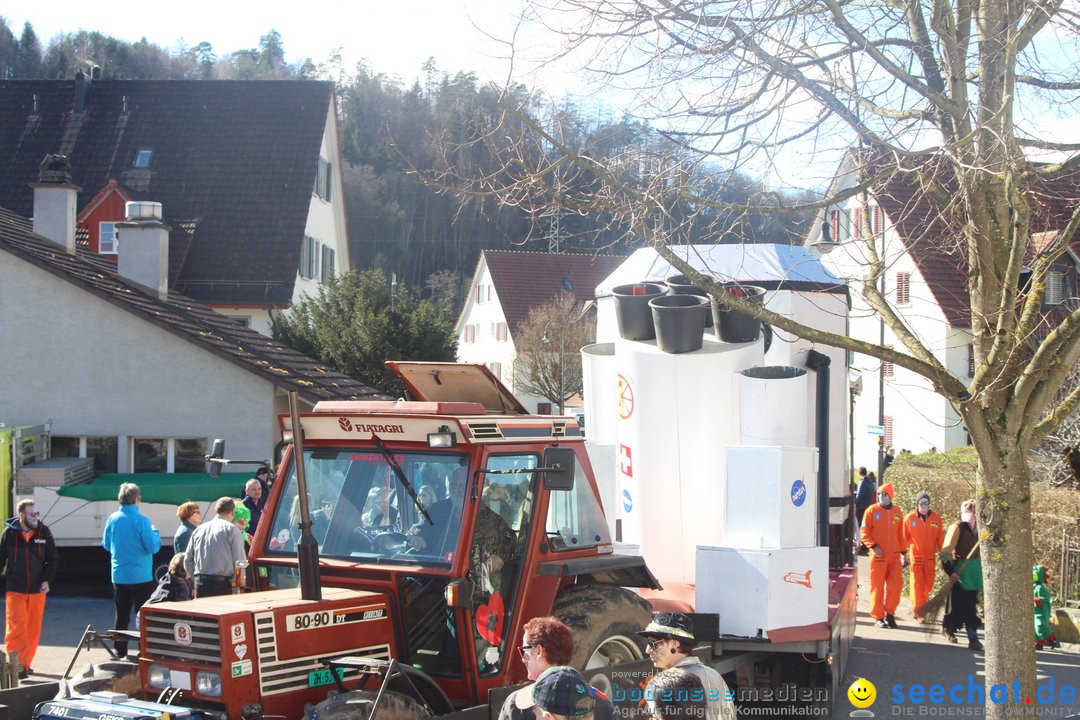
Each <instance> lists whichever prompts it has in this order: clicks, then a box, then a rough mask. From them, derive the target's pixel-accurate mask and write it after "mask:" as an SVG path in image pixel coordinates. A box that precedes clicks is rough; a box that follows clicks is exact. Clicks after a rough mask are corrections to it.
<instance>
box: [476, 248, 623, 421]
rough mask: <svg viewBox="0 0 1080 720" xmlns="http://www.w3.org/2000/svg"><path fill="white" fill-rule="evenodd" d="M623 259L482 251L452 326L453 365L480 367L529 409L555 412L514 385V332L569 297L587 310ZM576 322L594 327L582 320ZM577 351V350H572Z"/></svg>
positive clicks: (511, 251) (515, 352)
mask: <svg viewBox="0 0 1080 720" xmlns="http://www.w3.org/2000/svg"><path fill="white" fill-rule="evenodd" d="M625 259H626V258H623V257H619V256H616V255H599V254H583V253H582V254H579V253H541V252H523V251H516V250H484V251H483V252H482V253H480V259H479V260H478V261H477V264H476V271H475V272H474V273H473V277H472V282H471V283H470V284H469V294H468V297H467V298H466V300H465V304H464V306H463V307H462V310H461V314H460V315H459V316H458V321H457V335H458V360H459V361H460V362H473V363H482V364H484V365H487V367H488V368H489V369H490V370H491V371H492V372H493V373H495V375H496V377H498V378H499V379H500V380H502V382H503V383H504V384H506V386H507V387H509V388H511V389H512V390H513V391H514V394H515V395H517V396H518V398H519V399H520V400H521V401H522V403H523V404H524V405H525V407H527V408H528V409H529V410H532V411H535V412H539V413H541V414H550V413H551V412H553V411H555V412H557V411H558V408H557V407H556V408H553V407H552V405H551V403H550V402H549V401H548V400H546V399H544V398H537V397H532V396H530V395H528V394H526V393H524V392H522V391H521V389H520V386H519V384H515V382H514V360H515V358H516V357H517V350H516V349H515V347H514V333H515V331H516V330H517V329H518V328H519V327H520V326H521V325H522V324H523V323H524V322H525V321H526V320H527V319H528V317H529V310H530V309H532V308H534V307H539V306H541V305H544V304H545V303H548V302H550V301H552V300H554V299H555V298H556V297H558V295H559V294H560V293H563V292H568V293H571V294H573V295H574V297H575V298H577V301H578V307H580V308H581V309H582V310H585V309H586V306H587V304H588V303H589V301H594V300H595V298H596V287H597V286H598V285H600V283H601V282H602V281H603V280H604V278H606V277H607V276H608V275H609V274H611V272H613V271H614V270H615V268H617V267H618V266H619V265H620V264H621V263H622V262H623V261H624V260H625ZM581 322H590V323H592V322H595V318H591V317H588V316H586V317H585V318H584V319H582V320H581ZM575 351H576V348H575Z"/></svg>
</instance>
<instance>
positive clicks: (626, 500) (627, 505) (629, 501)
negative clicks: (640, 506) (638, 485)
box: [622, 490, 634, 512]
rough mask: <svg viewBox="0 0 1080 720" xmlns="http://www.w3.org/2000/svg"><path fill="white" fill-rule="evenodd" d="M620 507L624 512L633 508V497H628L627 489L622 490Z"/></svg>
mask: <svg viewBox="0 0 1080 720" xmlns="http://www.w3.org/2000/svg"><path fill="white" fill-rule="evenodd" d="M622 507H623V510H625V511H626V512H630V511H631V510H633V509H634V499H633V498H632V497H630V491H629V490H623V491H622Z"/></svg>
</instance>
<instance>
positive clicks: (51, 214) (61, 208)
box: [30, 155, 82, 255]
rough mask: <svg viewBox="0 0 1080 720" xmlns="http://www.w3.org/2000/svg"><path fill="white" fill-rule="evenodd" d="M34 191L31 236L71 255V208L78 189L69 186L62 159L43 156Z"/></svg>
mask: <svg viewBox="0 0 1080 720" xmlns="http://www.w3.org/2000/svg"><path fill="white" fill-rule="evenodd" d="M30 187H32V188H34V232H35V233H37V234H38V235H41V236H42V237H46V238H48V239H49V240H52V241H53V242H54V243H56V244H57V245H60V246H62V247H63V248H64V249H65V250H67V251H68V253H69V254H71V255H74V254H75V205H76V201H77V200H78V195H79V190H81V189H82V188H80V187H78V186H77V185H75V184H74V183H72V182H71V162H70V161H69V160H68V159H67V156H66V155H46V156H45V159H44V160H42V161H41V165H40V166H38V181H37V182H36V183H30Z"/></svg>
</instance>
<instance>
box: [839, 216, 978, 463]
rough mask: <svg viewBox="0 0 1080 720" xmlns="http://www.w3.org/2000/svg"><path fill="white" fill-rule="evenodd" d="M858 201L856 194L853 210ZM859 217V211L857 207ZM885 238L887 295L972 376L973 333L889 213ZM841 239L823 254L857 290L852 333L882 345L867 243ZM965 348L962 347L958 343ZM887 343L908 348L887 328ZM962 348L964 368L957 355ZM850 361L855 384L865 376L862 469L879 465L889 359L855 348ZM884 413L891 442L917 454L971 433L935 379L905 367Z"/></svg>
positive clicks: (858, 419) (857, 433)
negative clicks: (943, 298)
mask: <svg viewBox="0 0 1080 720" xmlns="http://www.w3.org/2000/svg"><path fill="white" fill-rule="evenodd" d="M856 207H859V202H858V200H857V199H856V198H853V199H851V200H850V201H849V203H848V205H847V208H848V210H849V211H854V209H855V208H856ZM852 216H854V213H853V212H852ZM884 223H885V228H884V231H883V238H884V244H883V245H882V244H881V243H879V251H882V252H883V255H884V257H885V258H886V266H887V270H886V273H885V297H886V299H887V300H888V302H889V303H890V304H891V305H892V306H893V307H894V308H895V309H896V312H897V313H898V314H899V315H901V316H902V317H903V318H904V321H905V322H906V323H907V325H908V327H909V328H910V330H911V332H912V333H913V334H914V335H915V336H916V337H917V338H919V340H920V341H921V342H922V343H923V344H924V345H925V346H926V347H927V348H928V349H929V350H930V351H931V352H932V353H933V354H934V356H935V357H936V358H937V359H938V361H939V362H941V363H942V364H943V365H945V366H946V367H948V368H949V370H950V371H952V372H953V373H954V374H956V375H957V376H958V377H960V378H961V379H966V377H967V365H966V344H967V340H966V339H964V338H966V337H967V333H966V331H963V330H957V329H955V328H952V327H951V326H950V325H949V324H948V322H947V321H946V319H945V315H944V313H943V312H942V310H941V307H940V306H939V305H938V304H937V302H936V301H935V300H934V296H933V294H932V293H931V291H930V288H929V286H928V285H927V283H926V281H925V280H924V279H923V276H922V274H921V273H920V272H919V269H918V267H917V266H916V265H915V262H914V259H913V258H912V257H911V255H910V254H909V253H908V252H907V250H906V248H905V247H904V246H903V243H902V241H901V240H900V238H898V237H897V235H896V234H895V232H894V231H893V229H892V227H891V225H889V223H888V219H887V218H885V220H884ZM838 239H839V240H841V241H842V244H841V245H839V246H838V247H836V248H834V249H833V250H832V251H831V252H829V253H827V254H823V255H822V256H821V260H822V263H823V264H824V265H826V266H827V267H828V268H830V269H831V270H832V271H833V272H834V273H835V274H837V275H839V276H840V277H843V278H844V279H845V280H847V281H848V283H849V287H850V288H851V300H852V303H851V304H852V307H851V312H850V316H849V326H848V335H849V336H850V337H853V338H857V339H861V340H864V341H867V342H871V343H874V344H877V343H879V342H881V338H882V334H881V333H882V323H881V320H880V318H879V317H878V315H877V314H876V313H875V312H874V311H873V310H871V309H870V307H869V306H868V305H867V304H866V301H865V300H864V299H863V297H862V294H861V293H862V289H861V282H860V281H861V278H862V277H863V276H864V274H865V271H866V267H865V255H864V253H865V249H864V244H863V241H861V240H858V239H851V238H850V237H845V236H843V234H842V237H840V238H838ZM898 273H909V278H910V282H909V293H908V295H909V302H907V303H906V304H904V305H898V304H897V294H896V290H897V288H896V284H897V274H898ZM958 343H959V344H960V345H961V346H960V347H957V344H958ZM884 344H885V345H887V346H892V347H895V348H896V349H897V350H899V351H901V352H905V353H906V352H907V351H906V349H905V348H904V347H903V344H902V343H901V342H900V341H898V340H897V338H896V336H895V335H894V333H893V332H892V330H890V329H889V328H888V327H885V329H884ZM961 350H963V353H964V358H965V360H964V364H963V366H962V367H961V365H960V363H959V361H958V359H957V355H958V353H960V351H961ZM853 355H854V356H853V359H852V362H851V374H850V377H849V379H850V380H851V381H852V382H855V381H856V380H861V393H860V394H858V395H857V396H856V397H855V398H854V412H853V422H852V430H853V438H852V443H853V448H854V457H853V459H854V464H855V466H856V467H858V466H860V465H865V466H867V467H868V468H870V469H873V468H875V467H876V466H877V458H878V448H879V438H880V436H879V435H876V434H873V433H874V432H876V429H877V426H879V425H881V424H882V423H881V413H880V412H879V380H880V378H879V372H880V370H881V367H882V364H881V362H880V361H879V360H878V359H877V358H873V357H869V356H866V355H862V354H858V353H854V354H853ZM884 382H885V408H884V416H885V417H891V418H892V445H893V446H894V447H895V448H896V450H897V451H899V450H901V449H905V450H910V451H912V452H925V451H927V450H930V449H931V448H936V449H938V450H945V449H948V448H951V447H954V446H955V445H958V444H964V443H965V441H966V431H965V430H964V429H963V428H962V427H960V426H959V424H958V422H957V416H956V413H955V411H954V410H953V408H952V406H951V405H950V404H949V403H948V402H947V401H946V400H945V399H944V398H943V397H941V396H940V395H939V394H938V393H936V392H935V391H934V390H933V388H932V387H931V385H930V382H929V380H927V379H926V378H923V377H922V376H920V375H917V374H915V373H913V372H911V371H909V370H906V369H904V368H902V367H900V366H898V365H897V366H894V368H893V375H892V377H886V378H885V381H884Z"/></svg>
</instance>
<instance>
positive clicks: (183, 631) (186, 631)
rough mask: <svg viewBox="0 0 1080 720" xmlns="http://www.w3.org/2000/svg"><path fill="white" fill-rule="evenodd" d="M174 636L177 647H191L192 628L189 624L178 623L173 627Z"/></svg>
mask: <svg viewBox="0 0 1080 720" xmlns="http://www.w3.org/2000/svg"><path fill="white" fill-rule="evenodd" d="M172 636H173V640H175V641H176V644H177V645H190V644H191V626H190V625H188V624H187V623H176V624H175V625H173V626H172Z"/></svg>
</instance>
